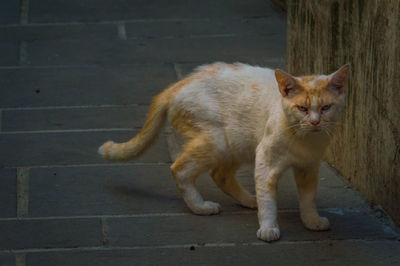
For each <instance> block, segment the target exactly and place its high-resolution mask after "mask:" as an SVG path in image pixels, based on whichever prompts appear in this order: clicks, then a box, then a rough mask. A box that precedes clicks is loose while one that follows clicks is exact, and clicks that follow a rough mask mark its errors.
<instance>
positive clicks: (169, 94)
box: [99, 62, 349, 242]
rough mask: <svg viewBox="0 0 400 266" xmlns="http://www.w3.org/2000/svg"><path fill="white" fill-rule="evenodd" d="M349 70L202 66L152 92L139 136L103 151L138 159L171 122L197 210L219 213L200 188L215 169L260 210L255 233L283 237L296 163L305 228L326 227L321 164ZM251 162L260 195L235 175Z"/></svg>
mask: <svg viewBox="0 0 400 266" xmlns="http://www.w3.org/2000/svg"><path fill="white" fill-rule="evenodd" d="M348 69H349V65H344V66H342V67H341V68H340V69H339V70H337V71H336V72H334V73H332V74H330V75H312V76H300V77H296V76H292V75H290V74H288V73H286V72H284V71H282V70H279V69H277V70H272V69H269V68H262V67H258V66H250V65H247V64H242V63H235V64H226V63H220V62H218V63H214V64H210V65H203V66H200V67H198V68H197V69H196V70H195V71H194V72H193V73H192V74H190V75H189V76H187V77H186V78H184V79H182V80H180V81H178V82H177V83H175V84H173V85H171V86H170V87H168V88H166V89H165V90H164V91H163V92H161V93H160V94H158V95H157V96H155V97H154V99H153V101H152V103H151V106H150V110H149V113H148V116H147V120H146V122H145V124H144V126H143V128H142V129H141V131H140V132H139V134H137V135H136V136H135V137H134V138H132V139H131V140H129V141H128V142H125V143H119V144H118V143H114V142H112V141H108V142H106V143H104V144H103V145H102V146H101V147H100V148H99V153H100V154H101V155H102V156H103V157H104V158H106V159H108V160H112V161H118V160H120V161H124V160H129V159H133V158H135V157H138V156H139V155H141V154H142V153H143V152H144V151H145V150H146V149H147V148H148V147H149V146H150V144H151V143H152V142H153V141H154V140H155V139H156V137H157V135H158V133H159V132H160V131H161V129H162V127H163V125H164V122H165V121H166V120H167V119H168V120H169V121H170V123H171V125H172V127H173V128H174V129H175V131H177V133H178V134H180V135H181V136H182V137H183V138H184V140H185V143H184V145H183V149H182V152H181V154H180V155H179V156H178V157H177V159H176V160H175V162H174V163H173V164H172V166H171V171H172V174H173V177H174V179H175V182H176V184H177V187H178V189H179V191H180V192H181V194H182V197H183V199H184V201H185V202H186V204H187V206H188V207H189V208H190V210H191V211H192V212H193V213H195V214H199V215H211V214H217V213H218V212H219V211H220V205H219V204H218V203H216V202H212V201H205V200H203V198H202V196H201V195H200V193H199V192H198V190H197V189H196V187H195V181H196V178H197V177H198V175H199V174H201V173H202V172H205V171H208V170H210V171H211V177H212V178H213V180H214V181H215V183H216V184H217V185H218V187H219V188H221V190H222V191H224V192H225V193H226V194H228V195H230V196H231V197H232V198H234V199H235V200H237V201H238V202H239V203H240V204H241V205H243V206H245V207H249V208H258V219H259V225H260V228H259V229H258V231H257V237H258V238H259V239H261V240H264V241H268V242H270V241H274V240H278V239H279V237H280V230H279V226H278V223H277V205H276V189H277V182H278V180H279V177H280V176H281V174H282V173H283V172H284V171H285V170H286V169H288V168H292V169H293V171H294V176H295V181H296V184H297V187H298V192H299V201H300V217H301V220H302V222H303V224H304V226H305V227H306V228H308V229H311V230H327V229H329V226H330V225H329V221H328V220H327V219H326V218H325V217H320V216H319V214H318V211H317V207H316V203H315V194H316V189H317V183H318V169H319V165H320V161H321V158H322V156H323V154H324V151H325V150H326V148H327V146H328V144H329V141H330V139H331V138H332V133H333V130H334V128H335V127H336V125H337V124H338V121H339V118H340V112H341V110H342V109H343V107H344V106H345V83H346V79H347V73H348ZM248 162H255V187H256V197H255V196H253V195H251V194H250V193H249V192H248V191H246V190H245V189H244V188H243V187H242V186H241V185H240V184H239V183H238V182H237V180H236V178H235V172H236V171H237V170H238V169H239V166H240V164H242V163H248Z"/></svg>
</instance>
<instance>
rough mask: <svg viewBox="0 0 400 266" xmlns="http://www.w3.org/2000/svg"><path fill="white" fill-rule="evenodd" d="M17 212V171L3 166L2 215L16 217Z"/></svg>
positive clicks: (0, 175)
mask: <svg viewBox="0 0 400 266" xmlns="http://www.w3.org/2000/svg"><path fill="white" fill-rule="evenodd" d="M16 214H17V171H16V170H15V169H4V168H3V169H0V217H15V216H16ZM0 265H1V264H0Z"/></svg>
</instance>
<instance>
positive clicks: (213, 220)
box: [106, 211, 396, 247]
mask: <svg viewBox="0 0 400 266" xmlns="http://www.w3.org/2000/svg"><path fill="white" fill-rule="evenodd" d="M321 214H322V215H323V216H326V217H327V218H328V219H330V222H331V230H330V231H324V232H312V231H309V230H307V229H305V228H304V226H303V224H302V222H301V221H300V217H299V213H298V212H280V213H279V218H278V220H279V225H280V229H281V240H280V241H282V242H285V241H310V240H313V241H321V240H335V239H336V240H339V239H370V240H375V239H394V238H395V237H396V234H395V233H393V232H392V231H390V230H388V229H387V228H384V227H383V226H382V225H381V223H380V221H379V220H378V219H377V218H376V217H375V216H372V215H369V214H364V213H354V212H345V213H344V215H341V214H334V213H329V212H321ZM106 224H107V235H108V240H109V245H110V246H117V247H118V246H158V245H170V244H175V245H177V244H179V245H183V244H192V243H197V244H200V245H201V244H204V243H231V242H234V243H246V242H254V241H257V237H256V232H257V229H258V228H259V226H258V220H257V215H256V212H255V211H254V212H253V213H246V214H233V213H225V214H224V213H222V214H220V215H213V216H195V215H185V216H156V217H154V216H149V217H120V218H112V217H111V218H106ZM232 232H234V233H232Z"/></svg>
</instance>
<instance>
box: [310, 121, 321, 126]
mask: <svg viewBox="0 0 400 266" xmlns="http://www.w3.org/2000/svg"><path fill="white" fill-rule="evenodd" d="M310 123H311V125H313V126H317V125H318V124H319V120H311V121H310Z"/></svg>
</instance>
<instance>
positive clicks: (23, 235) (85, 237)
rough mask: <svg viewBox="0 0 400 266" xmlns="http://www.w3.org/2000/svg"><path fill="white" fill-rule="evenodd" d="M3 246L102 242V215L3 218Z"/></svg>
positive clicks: (0, 244)
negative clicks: (46, 218) (98, 217)
mask: <svg viewBox="0 0 400 266" xmlns="http://www.w3.org/2000/svg"><path fill="white" fill-rule="evenodd" d="M0 228H1V231H2V233H1V234H2V236H1V238H0V249H3V250H10V249H26V248H57V247H58V248H61V247H63V248H73V247H88V246H101V245H102V244H103V237H102V228H101V221H100V219H95V218H92V219H85V218H79V219H58V220H5V221H0Z"/></svg>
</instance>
